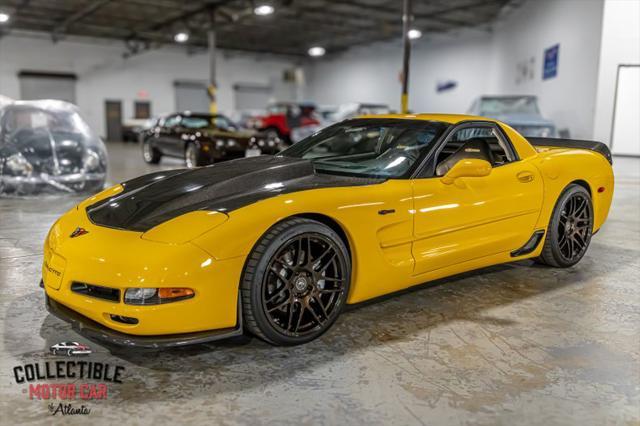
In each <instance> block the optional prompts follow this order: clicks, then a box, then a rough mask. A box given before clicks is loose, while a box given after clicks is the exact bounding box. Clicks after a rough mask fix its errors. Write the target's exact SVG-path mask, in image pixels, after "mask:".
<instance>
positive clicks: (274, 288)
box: [240, 218, 351, 346]
mask: <svg viewBox="0 0 640 426" xmlns="http://www.w3.org/2000/svg"><path fill="white" fill-rule="evenodd" d="M350 279H351V261H350V259H349V252H348V250H347V247H346V246H345V244H344V242H343V241H342V239H341V238H340V236H339V235H338V234H337V233H336V232H335V231H333V230H332V229H331V228H329V227H328V226H326V225H324V224H322V223H320V222H317V221H314V220H309V219H302V218H291V219H287V220H284V221H282V222H280V223H278V224H276V225H274V226H273V227H271V229H269V230H268V231H267V233H266V234H264V235H263V236H262V238H261V239H260V241H258V243H257V244H256V245H255V247H254V248H253V250H252V252H251V254H250V255H249V257H248V258H247V262H246V265H245V270H244V273H243V276H242V281H241V284H240V292H241V303H242V308H243V315H244V321H245V322H244V323H245V325H246V328H247V329H248V330H249V331H250V332H251V333H252V334H254V335H255V336H257V337H259V338H261V339H262V340H264V341H266V342H268V343H271V344H273V345H287V346H288V345H298V344H302V343H306V342H309V341H311V340H313V339H315V338H317V337H319V336H320V335H321V334H323V333H324V332H326V331H327V330H328V329H329V328H330V327H331V326H332V325H333V323H334V322H335V321H336V319H337V318H338V315H339V314H340V312H341V311H342V308H343V307H344V305H345V304H346V299H347V295H348V293H349V282H350Z"/></svg>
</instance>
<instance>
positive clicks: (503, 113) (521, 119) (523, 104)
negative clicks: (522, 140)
mask: <svg viewBox="0 0 640 426" xmlns="http://www.w3.org/2000/svg"><path fill="white" fill-rule="evenodd" d="M469 114H472V115H479V116H481V117H488V118H493V119H496V120H500V121H502V122H503V123H507V124H508V125H509V126H511V127H513V128H514V129H516V130H517V131H518V132H519V133H520V134H521V135H522V136H525V137H526V136H528V137H540V138H555V137H558V134H557V130H556V126H555V124H554V123H553V121H551V120H548V119H546V118H544V117H543V116H542V114H541V113H540V108H539V107H538V98H537V97H536V96H532V95H513V96H481V97H480V98H478V99H476V100H475V101H474V102H473V105H471V108H470V109H469Z"/></svg>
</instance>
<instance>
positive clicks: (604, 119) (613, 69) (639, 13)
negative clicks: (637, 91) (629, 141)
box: [594, 0, 640, 143]
mask: <svg viewBox="0 0 640 426" xmlns="http://www.w3.org/2000/svg"><path fill="white" fill-rule="evenodd" d="M620 64H640V1H637V0H606V1H605V4H604V18H603V23H602V46H601V49H600V71H599V75H598V93H597V98H596V99H597V102H596V106H597V107H596V113H595V129H594V136H595V139H597V140H600V141H603V142H607V143H608V142H609V139H610V137H611V124H612V117H613V101H614V95H615V84H616V74H617V70H618V65H620Z"/></svg>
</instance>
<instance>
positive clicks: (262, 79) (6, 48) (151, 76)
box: [0, 36, 293, 135]
mask: <svg viewBox="0 0 640 426" xmlns="http://www.w3.org/2000/svg"><path fill="white" fill-rule="evenodd" d="M123 51H124V48H123V45H122V43H115V42H114V43H112V42H104V41H103V42H101V43H96V41H95V40H92V42H91V43H89V42H88V41H84V40H80V41H78V40H76V41H64V42H59V43H56V44H54V43H52V42H51V41H50V40H49V39H46V38H40V37H15V36H6V37H3V38H1V39H0V94H3V95H6V96H10V97H12V98H16V99H17V98H19V97H20V88H19V81H18V72H19V71H20V70H35V71H52V72H72V73H75V74H77V76H78V81H77V87H76V90H77V103H78V106H79V107H80V109H81V111H82V113H83V115H84V116H85V117H86V119H87V120H88V121H89V124H90V125H91V126H92V128H94V129H96V131H97V132H98V133H99V134H100V135H104V134H105V112H104V101H105V99H115V100H122V105H123V117H124V118H129V117H132V116H133V101H134V100H135V99H139V96H138V94H139V93H140V92H145V93H148V98H147V99H148V100H150V101H151V104H152V113H154V114H159V113H168V112H173V111H174V110H175V93H174V87H173V82H174V81H175V80H198V81H205V82H206V81H207V80H208V75H209V71H208V70H209V68H208V67H209V64H208V58H207V55H206V54H204V53H203V54H197V55H187V54H186V52H185V51H184V49H180V48H173V47H167V48H163V49H158V50H152V51H148V52H145V53H143V54H140V55H137V56H133V57H131V58H128V59H126V60H125V59H123V58H122V53H123ZM292 66H293V63H292V62H291V60H289V59H288V58H281V57H272V56H266V55H249V54H240V53H236V52H220V53H219V55H218V57H217V72H218V81H219V84H220V87H219V91H218V100H219V108H220V110H221V111H222V112H231V111H233V109H234V96H233V85H234V84H235V83H258V84H263V85H268V84H274V82H276V81H279V80H281V79H282V73H283V71H284V70H285V69H287V68H291V67H292ZM274 86H276V88H277V85H275V84H274Z"/></svg>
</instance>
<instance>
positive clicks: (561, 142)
mask: <svg viewBox="0 0 640 426" xmlns="http://www.w3.org/2000/svg"><path fill="white" fill-rule="evenodd" d="M527 140H528V141H529V143H530V144H531V145H533V146H548V147H557V148H579V149H588V150H590V151H595V152H597V153H599V154H601V155H603V156H604V158H606V159H607V161H608V162H609V164H613V159H612V158H611V151H610V150H609V147H608V146H607V145H605V144H603V143H602V142H595V141H580V140H575V139H556V138H527Z"/></svg>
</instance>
